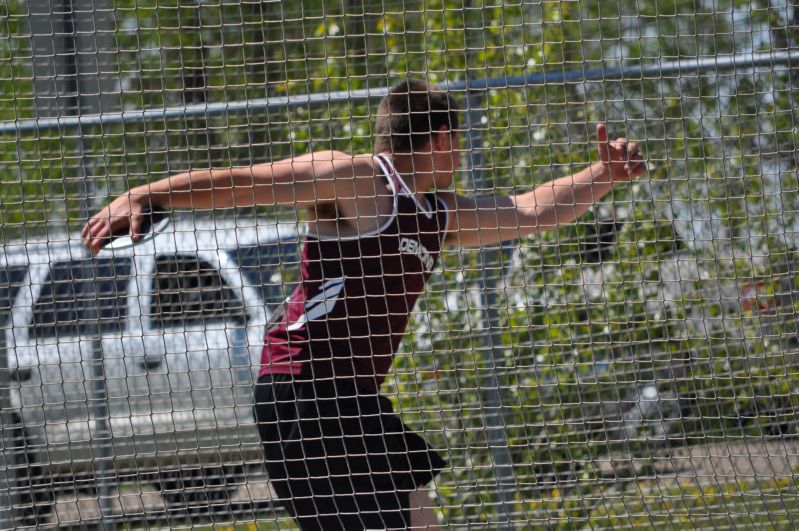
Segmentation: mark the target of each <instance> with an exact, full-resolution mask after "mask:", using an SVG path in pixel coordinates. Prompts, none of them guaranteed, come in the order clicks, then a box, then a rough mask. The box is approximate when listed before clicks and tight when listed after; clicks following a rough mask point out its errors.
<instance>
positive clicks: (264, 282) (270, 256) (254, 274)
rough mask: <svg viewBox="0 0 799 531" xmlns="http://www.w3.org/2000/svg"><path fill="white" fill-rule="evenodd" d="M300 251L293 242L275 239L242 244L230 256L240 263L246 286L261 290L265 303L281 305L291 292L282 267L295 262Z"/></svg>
mask: <svg viewBox="0 0 799 531" xmlns="http://www.w3.org/2000/svg"><path fill="white" fill-rule="evenodd" d="M297 250H298V246H297V243H296V242H294V241H285V242H275V243H268V244H259V245H248V246H243V247H240V248H238V249H236V250H235V251H231V252H230V257H231V258H232V259H233V260H234V261H235V262H236V263H237V264H238V265H239V269H240V270H241V274H242V277H243V278H242V282H243V283H244V285H245V286H252V287H254V288H256V289H258V290H260V292H261V296H262V297H263V300H264V303H266V304H278V303H281V302H283V300H284V299H285V298H286V296H287V295H288V294H287V293H286V291H289V292H290V291H291V290H290V289H287V288H288V287H287V286H285V285H284V283H283V279H282V276H281V271H280V266H284V265H289V264H291V265H293V264H295V263H296V261H297ZM276 274H277V275H278V277H277V278H275V275H276Z"/></svg>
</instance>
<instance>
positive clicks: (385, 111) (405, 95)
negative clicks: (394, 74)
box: [374, 79, 459, 153]
mask: <svg viewBox="0 0 799 531" xmlns="http://www.w3.org/2000/svg"><path fill="white" fill-rule="evenodd" d="M458 112H459V110H458V103H457V101H456V100H455V97H454V96H452V95H451V94H448V93H447V92H445V91H443V90H440V89H438V88H436V87H434V86H431V85H429V84H428V83H427V82H426V81H421V80H418V79H409V80H408V81H403V82H401V83H398V84H397V85H394V86H393V87H391V89H389V91H388V94H387V95H386V96H385V97H384V98H383V100H382V101H381V102H380V105H379V106H378V107H377V121H376V122H375V145H374V147H375V152H376V153H381V152H384V151H390V152H392V153H412V152H413V151H414V150H417V149H419V148H421V147H423V146H424V145H425V144H426V143H427V142H429V141H430V138H431V136H432V134H433V132H434V131H438V130H439V129H441V127H442V126H446V127H447V128H448V129H449V131H450V134H454V132H455V130H456V129H458Z"/></svg>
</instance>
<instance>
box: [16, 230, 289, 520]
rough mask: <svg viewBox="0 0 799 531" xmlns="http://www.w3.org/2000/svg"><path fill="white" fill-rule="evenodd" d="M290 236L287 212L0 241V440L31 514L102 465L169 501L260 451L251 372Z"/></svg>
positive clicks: (228, 478) (281, 289) (252, 461)
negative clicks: (107, 240) (268, 217)
mask: <svg viewBox="0 0 799 531" xmlns="http://www.w3.org/2000/svg"><path fill="white" fill-rule="evenodd" d="M297 241H298V240H297V233H296V230H295V226H294V225H292V224H286V225H275V224H273V225H271V226H268V227H267V226H264V225H263V224H259V223H257V222H256V221H255V220H254V219H236V220H232V219H228V220H214V219H211V218H191V217H184V218H178V219H175V220H174V221H173V223H172V224H171V225H170V226H168V227H167V228H166V229H165V230H164V231H163V232H162V233H159V234H157V235H156V236H154V237H153V238H152V239H150V240H149V241H144V242H142V243H140V244H137V245H135V246H128V247H126V248H125V246H119V247H120V248H114V249H104V250H103V251H102V252H101V253H100V254H99V255H98V256H97V257H94V258H90V257H88V255H87V253H86V251H85V250H84V249H83V248H82V247H81V244H80V240H79V238H78V237H76V236H74V235H73V236H71V237H69V238H67V237H64V238H61V239H60V240H59V238H57V237H53V236H50V238H49V241H42V242H33V241H30V242H28V241H26V242H12V243H8V244H5V245H4V246H3V248H2V251H0V323H2V324H3V326H2V335H3V337H2V343H0V364H2V365H0V366H1V367H2V368H5V369H7V370H6V371H5V380H8V381H6V382H5V383H4V384H0V387H5V388H6V389H2V392H3V393H5V395H6V396H5V399H4V400H5V408H6V413H8V412H10V416H9V415H5V416H4V418H10V419H11V425H10V426H9V425H8V422H6V424H7V425H6V426H5V427H4V437H3V444H4V448H3V451H2V453H3V455H4V457H5V458H6V459H5V461H6V465H5V468H6V470H5V473H6V475H7V477H8V479H9V485H10V490H9V492H10V493H11V499H12V502H13V503H15V504H16V505H17V508H18V509H19V510H17V513H20V514H22V515H23V516H27V517H31V516H33V517H35V520H34V521H41V518H43V517H45V516H46V515H47V513H48V512H49V511H50V510H51V508H52V503H53V499H54V496H57V495H58V494H59V491H61V490H63V489H64V488H68V489H72V490H73V491H74V490H75V489H76V488H80V487H82V486H86V487H93V486H94V485H95V483H96V482H97V478H98V476H103V477H106V478H110V479H109V481H113V482H117V483H123V482H125V481H131V480H136V481H149V482H152V483H153V484H154V485H156V486H157V487H158V488H159V489H160V490H161V492H162V495H163V496H164V499H165V502H166V503H167V506H171V507H174V506H176V505H181V504H184V505H185V504H189V505H190V504H191V503H199V502H202V503H206V504H207V503H208V502H209V501H213V500H214V499H217V500H218V499H220V498H224V497H225V496H226V492H229V491H230V490H231V489H234V488H236V487H237V486H238V485H240V484H241V481H242V478H243V477H244V476H245V474H247V473H248V471H250V469H251V468H252V467H258V466H259V463H260V462H261V461H262V457H261V451H260V445H259V438H258V434H257V431H256V428H255V424H254V420H253V413H252V393H253V384H254V382H255V378H256V375H257V371H258V365H259V362H260V355H261V347H262V343H263V335H264V328H265V325H266V323H267V319H268V317H269V313H270V309H271V308H272V306H273V305H274V304H276V303H278V302H281V301H282V300H284V299H285V298H286V297H287V296H288V294H289V293H290V289H291V287H290V286H289V285H288V284H287V283H285V282H284V281H285V280H286V279H285V278H284V270H285V272H291V271H293V270H294V269H295V265H296V260H297V258H296V253H297ZM284 266H287V267H284ZM0 472H3V471H2V470H0Z"/></svg>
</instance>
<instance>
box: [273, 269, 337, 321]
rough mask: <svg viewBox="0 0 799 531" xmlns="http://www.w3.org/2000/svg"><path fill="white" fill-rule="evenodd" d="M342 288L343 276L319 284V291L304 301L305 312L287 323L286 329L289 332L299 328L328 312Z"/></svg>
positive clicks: (334, 304)
mask: <svg viewBox="0 0 799 531" xmlns="http://www.w3.org/2000/svg"><path fill="white" fill-rule="evenodd" d="M342 289H344V279H343V278H334V279H333V280H328V281H327V282H325V283H324V284H322V285H321V286H319V292H320V293H319V294H318V295H315V296H314V297H313V298H311V299H309V300H307V301H305V312H304V313H303V314H302V316H300V318H299V319H297V320H296V321H295V322H294V323H292V324H291V325H289V326H288V328H287V330H289V331H290V332H293V331H294V330H299V329H300V328H302V327H303V326H305V323H307V322H308V321H312V320H314V319H319V318H321V317H324V316H325V315H327V314H328V313H330V312H331V311H332V310H333V308H334V307H335V306H336V302H338V296H339V295H341V290H342Z"/></svg>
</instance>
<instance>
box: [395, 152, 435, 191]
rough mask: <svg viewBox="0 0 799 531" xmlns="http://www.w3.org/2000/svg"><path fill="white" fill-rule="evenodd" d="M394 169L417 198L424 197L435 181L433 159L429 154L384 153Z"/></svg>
mask: <svg viewBox="0 0 799 531" xmlns="http://www.w3.org/2000/svg"><path fill="white" fill-rule="evenodd" d="M386 156H388V158H389V159H391V163H392V164H393V165H394V169H395V170H397V173H399V175H400V177H402V180H403V181H404V182H405V184H406V186H407V187H408V188H409V189H410V192H411V193H412V194H414V195H415V196H416V197H417V199H418V200H420V201H421V200H422V199H423V198H424V194H425V193H427V191H428V190H430V189H431V188H433V186H434V184H435V181H434V179H433V159H432V157H430V156H429V155H420V154H416V155H407V154H403V153H399V154H393V155H392V154H388V153H386Z"/></svg>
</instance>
